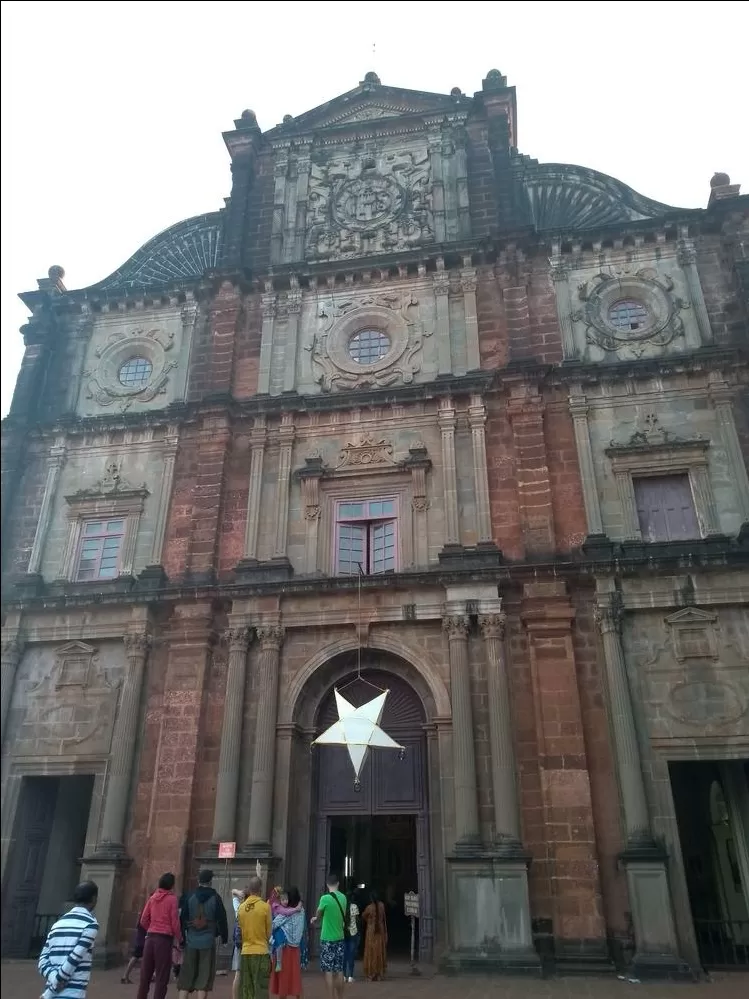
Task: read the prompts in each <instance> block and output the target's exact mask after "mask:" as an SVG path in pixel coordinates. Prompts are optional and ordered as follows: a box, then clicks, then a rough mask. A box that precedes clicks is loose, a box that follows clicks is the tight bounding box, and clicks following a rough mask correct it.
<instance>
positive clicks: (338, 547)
mask: <svg viewBox="0 0 749 999" xmlns="http://www.w3.org/2000/svg"><path fill="white" fill-rule="evenodd" d="M397 523H398V515H397V505H396V501H395V500H394V499H378V500H363V501H361V502H351V501H345V502H342V503H338V504H337V506H336V531H335V551H336V559H335V561H336V572H337V573H340V574H341V575H346V576H355V575H357V573H359V571H361V572H363V573H364V574H365V575H373V574H378V573H383V572H394V571H395V568H396V563H397V557H396V545H397Z"/></svg>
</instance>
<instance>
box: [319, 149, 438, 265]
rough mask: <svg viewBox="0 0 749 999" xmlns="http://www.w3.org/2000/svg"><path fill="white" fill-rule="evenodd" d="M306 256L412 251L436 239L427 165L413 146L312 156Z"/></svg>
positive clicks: (426, 159) (426, 156)
mask: <svg viewBox="0 0 749 999" xmlns="http://www.w3.org/2000/svg"><path fill="white" fill-rule="evenodd" d="M307 205H308V208H307V231H306V236H305V241H306V256H307V259H308V260H336V259H343V258H347V257H360V256H370V255H374V254H379V253H391V252H396V251H402V250H408V249H413V248H415V247H418V246H422V245H424V244H426V243H431V242H433V241H434V222H433V216H432V191H431V168H430V159H429V151H428V148H427V145H426V142H424V143H423V144H422V145H421V146H420V147H418V148H414V149H395V148H387V147H385V148H380V149H377V150H371V152H370V151H366V152H365V153H364V154H363V155H361V154H358V155H357V151H356V150H353V149H352V150H341V151H340V152H337V153H336V154H333V155H330V154H327V155H326V154H319V155H318V156H317V157H313V159H312V163H311V167H310V175H309V194H308V199H307Z"/></svg>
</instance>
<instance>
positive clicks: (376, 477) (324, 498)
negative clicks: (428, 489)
mask: <svg viewBox="0 0 749 999" xmlns="http://www.w3.org/2000/svg"><path fill="white" fill-rule="evenodd" d="M412 481H413V480H412V476H411V473H410V472H409V471H406V470H404V469H401V468H398V467H397V466H394V467H393V469H392V471H388V470H385V469H382V468H378V469H376V471H373V473H371V474H369V475H367V474H365V475H361V474H359V475H356V476H353V475H344V474H341V473H338V474H337V475H336V476H335V477H333V476H331V478H330V479H323V480H322V481H321V482H320V513H321V516H320V520H321V525H320V527H321V529H320V539H319V543H318V549H317V551H318V566H319V567H320V569H321V571H322V573H323V574H324V575H326V576H335V575H337V573H336V553H335V540H336V509H337V506H338V504H339V503H341V502H355V501H357V500H362V501H371V500H378V499H382V498H383V497H387V498H388V499H389V498H391V497H392V498H393V499H394V500H395V501H396V504H397V513H396V516H395V520H396V521H397V529H396V535H397V551H396V565H397V569H396V570H395V571H396V572H400V571H402V570H403V569H408V568H410V567H412V566H413V565H414V537H413V524H412V518H411V517H409V516H407V514H408V511H409V510H410V509H411V505H412V500H413V497H412V492H413V489H412ZM383 575H387V574H383Z"/></svg>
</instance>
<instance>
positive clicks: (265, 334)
mask: <svg viewBox="0 0 749 999" xmlns="http://www.w3.org/2000/svg"><path fill="white" fill-rule="evenodd" d="M277 299H278V296H277V295H276V294H275V293H274V291H273V282H272V281H266V282H265V293H264V295H263V297H262V299H261V306H262V310H263V331H262V334H261V339H260V364H259V370H258V376H257V391H258V395H267V394H268V393H269V392H270V366H271V361H272V359H273V332H274V328H275V324H276V310H277Z"/></svg>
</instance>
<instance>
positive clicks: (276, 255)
mask: <svg viewBox="0 0 749 999" xmlns="http://www.w3.org/2000/svg"><path fill="white" fill-rule="evenodd" d="M288 171H289V150H288V147H287V148H285V149H279V150H278V151H277V152H276V161H275V163H274V165H273V177H274V181H275V183H274V190H273V223H272V227H271V237H270V259H271V263H272V264H280V263H282V262H283V243H284V229H285V222H286V218H285V216H286V176H287V174H288Z"/></svg>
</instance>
